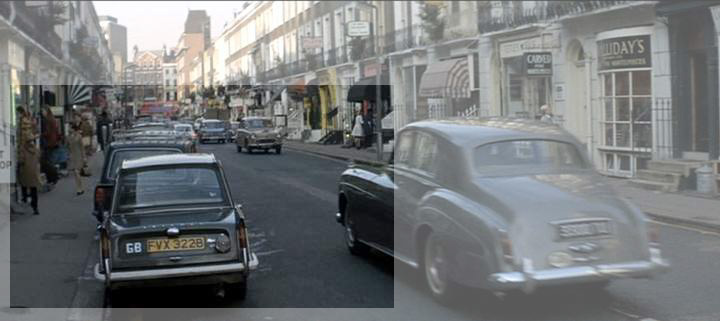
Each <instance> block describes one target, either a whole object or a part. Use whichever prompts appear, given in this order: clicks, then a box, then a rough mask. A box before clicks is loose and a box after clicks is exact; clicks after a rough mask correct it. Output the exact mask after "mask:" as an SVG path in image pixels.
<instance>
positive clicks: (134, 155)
mask: <svg viewBox="0 0 720 321" xmlns="http://www.w3.org/2000/svg"><path fill="white" fill-rule="evenodd" d="M181 152H182V151H180V150H179V149H172V148H165V149H128V150H118V151H115V152H114V153H113V154H112V157H111V159H110V166H108V171H107V173H105V176H106V177H108V178H110V179H115V174H116V173H117V170H118V168H119V167H120V164H122V162H123V161H126V160H132V159H138V158H142V157H148V156H157V155H167V154H179V153H181Z"/></svg>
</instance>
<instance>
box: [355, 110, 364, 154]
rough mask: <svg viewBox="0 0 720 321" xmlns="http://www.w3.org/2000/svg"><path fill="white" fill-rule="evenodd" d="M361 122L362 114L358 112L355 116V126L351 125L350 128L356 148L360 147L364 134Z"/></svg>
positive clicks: (362, 121)
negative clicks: (351, 127)
mask: <svg viewBox="0 0 720 321" xmlns="http://www.w3.org/2000/svg"><path fill="white" fill-rule="evenodd" d="M363 123H365V121H364V120H363V116H362V115H360V114H358V115H357V116H355V126H353V130H352V136H353V139H354V141H355V147H356V148H357V149H360V148H361V147H362V142H363V139H364V136H365V133H364V131H363Z"/></svg>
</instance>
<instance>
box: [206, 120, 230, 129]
mask: <svg viewBox="0 0 720 321" xmlns="http://www.w3.org/2000/svg"><path fill="white" fill-rule="evenodd" d="M203 126H204V127H206V128H225V124H223V123H222V122H219V121H218V122H207V123H205V124H203Z"/></svg>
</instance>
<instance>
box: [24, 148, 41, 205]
mask: <svg viewBox="0 0 720 321" xmlns="http://www.w3.org/2000/svg"><path fill="white" fill-rule="evenodd" d="M18 158H19V159H18V161H19V166H18V167H19V168H20V177H18V178H19V182H20V185H21V186H22V202H23V203H27V199H28V196H29V197H30V206H31V207H32V209H33V214H35V215H39V214H40V212H39V211H38V188H40V187H41V186H42V181H41V180H40V149H38V148H37V146H35V138H34V137H30V138H28V139H26V141H25V143H24V144H23V147H22V150H21V151H20V153H19V155H18Z"/></svg>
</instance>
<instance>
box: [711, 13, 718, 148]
mask: <svg viewBox="0 0 720 321" xmlns="http://www.w3.org/2000/svg"><path fill="white" fill-rule="evenodd" d="M710 12H711V13H712V18H713V22H714V24H715V37H717V42H716V43H718V44H720V6H712V7H710ZM718 59H719V61H720V50H718ZM718 77H719V78H720V73H718ZM719 81H720V79H719ZM718 95H720V90H718ZM719 98H720V97H719ZM717 108H720V106H718V107H717ZM718 114H720V111H719V112H718ZM718 122H719V123H720V119H718ZM717 149H720V146H718V147H717Z"/></svg>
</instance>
